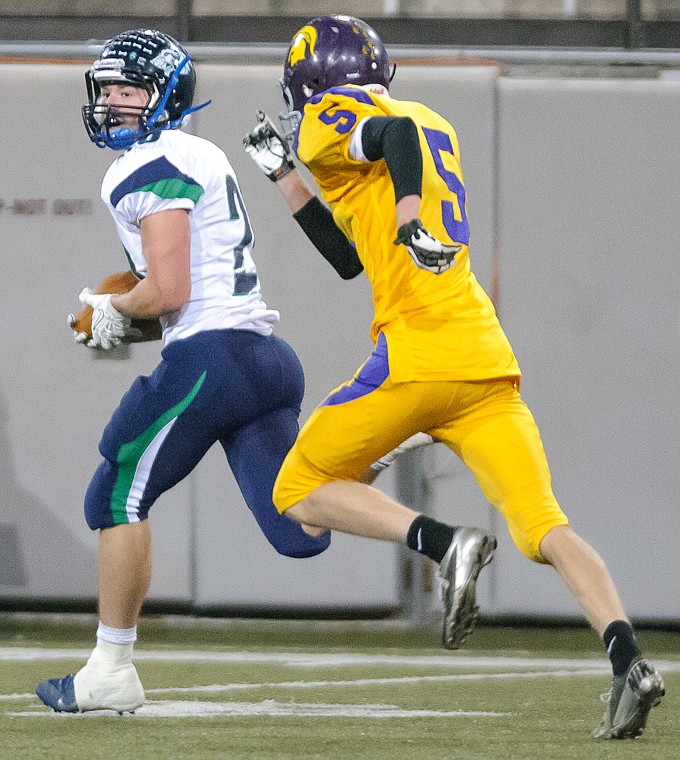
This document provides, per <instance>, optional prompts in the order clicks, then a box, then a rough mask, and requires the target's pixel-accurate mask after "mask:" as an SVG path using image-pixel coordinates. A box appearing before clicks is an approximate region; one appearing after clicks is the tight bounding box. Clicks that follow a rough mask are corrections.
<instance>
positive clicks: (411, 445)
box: [371, 433, 435, 472]
mask: <svg viewBox="0 0 680 760" xmlns="http://www.w3.org/2000/svg"><path fill="white" fill-rule="evenodd" d="M431 443H435V439H434V438H433V437H432V436H431V435H428V434H427V433H416V434H415V435H412V436H411V437H410V438H407V439H406V440H405V441H404V442H403V443H401V444H399V446H397V447H396V448H395V449H392V451H389V452H388V453H387V454H385V456H384V457H380V459H378V460H377V461H375V462H373V464H372V465H371V469H372V470H373V471H374V472H382V471H383V470H385V469H387V468H388V467H389V466H390V465H391V464H392V463H393V462H394V460H395V459H396V458H397V457H398V456H400V455H401V454H404V453H405V452H406V451H411V450H412V449H418V448H420V447H421V446H429V445H430V444H431Z"/></svg>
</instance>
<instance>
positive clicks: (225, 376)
mask: <svg viewBox="0 0 680 760" xmlns="http://www.w3.org/2000/svg"><path fill="white" fill-rule="evenodd" d="M195 81H196V75H195V71H194V67H193V64H192V62H191V59H190V57H189V55H188V54H187V52H186V50H185V49H184V48H183V47H182V46H181V45H180V44H179V43H178V42H177V41H176V40H174V39H173V38H171V37H169V36H168V35H166V34H163V33H161V32H158V31H155V30H149V29H138V30H131V31H128V32H123V33H122V34H119V35H117V36H116V37H114V38H112V39H111V40H109V41H108V42H107V43H106V44H105V45H104V47H103V49H102V52H101V53H100V55H99V57H98V59H97V60H96V61H95V62H94V64H93V65H92V67H91V68H90V70H89V71H88V72H87V74H86V82H87V89H88V103H87V105H85V106H83V120H84V122H85V127H86V129H87V132H88V134H89V136H90V138H91V140H92V141H93V142H94V143H95V144H96V145H97V146H99V147H102V148H103V147H110V148H113V149H114V150H123V151H124V152H123V153H122V154H121V155H120V156H119V157H118V158H117V159H116V161H115V162H114V163H113V164H112V166H111V167H110V168H109V170H108V171H107V173H106V176H105V178H104V181H103V184H102V199H103V200H104V202H105V203H106V205H107V206H108V207H109V210H110V211H111V214H112V216H113V219H114V222H115V226H116V229H117V232H118V235H119V237H120V239H121V241H122V243H123V246H124V248H125V251H126V254H127V256H128V260H129V264H130V267H131V270H132V271H133V273H134V274H135V275H136V276H137V278H138V279H139V282H138V284H137V285H135V287H134V288H133V289H132V290H131V291H129V292H128V293H125V294H110V293H109V294H94V293H92V292H91V291H90V290H89V289H88V288H86V289H85V290H84V291H83V292H82V293H81V296H80V299H81V301H82V302H83V303H85V304H88V305H89V306H91V307H92V308H93V315H92V338H91V339H90V340H87V341H84V340H83V339H84V334H81V333H75V335H74V337H75V339H76V341H77V342H85V343H86V345H87V346H88V347H90V348H95V349H103V350H107V349H110V348H113V347H115V346H117V345H119V344H120V343H122V342H125V341H128V340H131V339H133V338H135V337H139V336H138V335H136V333H135V328H134V327H133V324H132V320H133V319H145V318H146V319H156V318H158V319H159V320H160V322H161V326H162V333H163V349H162V360H161V362H160V364H159V365H158V367H157V368H156V369H155V370H154V372H153V373H152V374H151V375H150V376H149V377H138V378H137V379H136V380H135V381H134V383H133V384H132V386H131V387H130V389H129V390H128V391H127V393H126V394H125V395H124V396H123V398H122V400H121V402H120V404H119V406H118V408H117V409H116V410H115V412H114V413H113V416H112V418H111V420H110V422H109V424H108V425H107V427H106V429H105V430H104V433H103V435H102V439H101V441H100V444H99V450H100V452H101V454H102V457H103V459H102V462H101V464H100V466H99V467H98V469H97V471H96V472H95V474H94V476H93V478H92V481H91V483H90V485H89V488H88V490H87V494H86V497H85V517H86V520H87V523H88V525H89V526H90V528H92V530H99V614H100V622H99V627H98V630H97V645H96V647H95V648H94V650H93V652H92V655H91V656H90V658H89V659H88V661H87V663H86V664H85V666H84V667H83V668H81V669H80V670H79V671H78V672H77V673H76V674H75V675H68V676H65V677H63V678H52V679H48V680H47V681H44V682H42V683H40V684H39V685H38V686H37V688H36V692H37V694H38V696H39V697H40V698H41V699H42V701H43V702H44V703H45V704H46V705H48V706H49V707H52V708H53V709H54V710H56V711H58V712H84V711H87V710H98V709H112V710H116V711H118V712H123V711H134V710H135V709H136V708H137V707H139V706H140V705H141V704H142V703H143V701H144V690H143V687H142V684H141V682H140V680H139V677H138V675H137V671H136V669H135V667H134V664H133V663H132V649H133V644H134V642H135V640H136V638H137V620H138V617H139V612H140V609H141V606H142V603H143V601H144V599H145V597H146V594H147V592H148V589H149V584H150V579H151V537H150V531H149V524H148V521H147V519H146V518H147V517H148V512H149V509H150V508H151V506H152V505H153V504H154V502H155V501H156V499H157V498H158V497H159V496H160V495H161V494H162V493H164V492H165V491H167V490H168V489H170V488H172V487H173V486H174V485H176V484H177V483H178V482H179V481H181V480H182V479H183V478H184V477H186V476H187V475H188V474H189V473H190V472H191V471H192V470H193V469H194V467H195V466H196V465H197V464H198V462H199V461H200V460H201V458H202V457H203V456H204V454H205V453H206V452H207V451H208V449H209V448H210V447H211V446H212V445H213V444H214V443H215V442H217V441H219V443H220V444H221V445H222V447H223V449H224V451H225V454H226V456H227V459H228V462H229V465H230V467H231V469H232V471H233V473H234V476H235V478H236V480H237V482H238V484H239V487H240V489H241V491H242V493H243V495H244V498H245V501H246V503H247V504H248V507H249V508H250V510H251V511H252V513H253V515H254V517H255V519H256V520H257V522H258V524H259V526H260V528H261V529H262V531H263V533H264V534H265V536H266V538H267V539H268V541H269V542H270V543H271V544H272V545H273V546H274V548H275V549H276V550H277V551H278V552H279V553H281V554H283V555H285V556H289V557H300V558H304V557H311V556H314V555H316V554H319V553H320V552H322V551H324V550H325V549H326V548H327V547H328V545H329V543H330V534H329V533H328V532H327V531H324V530H320V529H316V528H310V527H308V526H303V527H301V526H300V525H298V524H297V523H295V522H294V521H292V520H290V519H289V518H287V517H284V516H282V515H280V514H279V513H278V512H277V510H276V509H275V508H274V505H273V503H272V488H273V484H274V481H275V479H276V476H277V473H278V470H279V467H280V465H281V463H282V462H283V460H284V458H285V456H286V453H287V452H288V450H289V449H290V447H291V445H292V443H293V441H294V440H295V437H296V435H297V432H298V416H299V414H300V404H301V401H302V397H303V390H304V376H303V370H302V366H301V364H300V362H299V360H298V358H297V356H296V354H295V352H294V351H293V349H292V348H291V347H290V346H289V345H288V344H287V343H286V342H285V341H283V340H282V339H280V338H278V337H277V336H275V335H274V334H273V329H274V325H275V324H276V322H277V321H278V320H279V314H278V312H276V311H274V310H273V309H270V308H268V307H267V305H266V303H265V302H264V300H263V298H262V293H261V290H260V283H259V280H258V276H257V271H256V269H255V264H254V262H253V259H252V256H251V250H252V247H253V232H252V229H251V226H250V222H249V219H248V214H247V212H246V208H245V204H244V202H243V199H242V197H241V192H240V189H239V185H238V181H237V179H236V176H235V174H234V171H233V169H232V167H231V165H230V164H229V161H228V160H227V158H226V156H225V154H224V153H223V152H222V151H221V150H220V149H219V148H217V147H216V146H215V145H213V144H212V143H210V142H208V141H207V140H203V139H201V138H199V137H196V136H193V135H189V134H187V133H184V132H182V131H181V130H180V129H179V127H180V126H181V125H182V122H183V121H184V119H185V118H186V116H187V115H188V114H190V113H191V112H192V111H195V110H197V109H198V108H201V107H203V106H197V107H193V106H192V103H193V95H194V89H195ZM204 105H207V104H204ZM317 247H318V248H319V250H320V252H321V253H322V255H324V257H325V258H326V259H327V260H328V261H329V262H330V263H331V264H332V265H333V267H334V268H335V269H336V271H337V272H338V273H339V274H340V275H341V276H342V277H343V278H345V279H348V278H351V277H354V276H356V275H357V274H359V273H360V272H361V264H360V263H359V260H358V257H357V256H356V252H355V251H354V250H353V249H352V248H351V247H348V246H346V245H338V241H337V240H335V241H334V240H333V239H332V238H331V239H329V240H324V241H318V246H317ZM393 457H394V454H392V455H390V456H388V457H387V458H386V459H385V462H383V464H389V462H390V461H391V459H393ZM381 466H382V465H381V464H380V463H377V464H376V467H375V469H374V474H375V473H376V472H378V471H379V469H380V467H381Z"/></svg>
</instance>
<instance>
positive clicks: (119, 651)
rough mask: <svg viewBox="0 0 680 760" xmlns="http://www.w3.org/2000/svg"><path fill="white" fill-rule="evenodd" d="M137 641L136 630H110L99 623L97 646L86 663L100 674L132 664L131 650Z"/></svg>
mask: <svg viewBox="0 0 680 760" xmlns="http://www.w3.org/2000/svg"><path fill="white" fill-rule="evenodd" d="M136 639H137V628H136V627H135V628H110V627H109V626H106V625H104V624H103V623H99V628H98V629H97V646H96V647H95V648H94V649H93V650H92V654H91V655H90V658H89V659H88V661H87V665H89V666H90V667H91V668H93V669H94V670H98V671H100V672H102V671H103V672H106V671H112V670H117V669H118V668H120V667H124V666H126V665H129V664H131V663H132V648H133V646H134V642H135V640H136Z"/></svg>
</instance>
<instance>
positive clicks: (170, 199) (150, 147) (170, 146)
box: [102, 129, 279, 345]
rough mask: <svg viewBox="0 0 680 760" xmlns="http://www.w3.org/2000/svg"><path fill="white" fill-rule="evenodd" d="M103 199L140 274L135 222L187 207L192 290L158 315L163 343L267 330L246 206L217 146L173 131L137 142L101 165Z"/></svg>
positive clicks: (268, 316)
mask: <svg viewBox="0 0 680 760" xmlns="http://www.w3.org/2000/svg"><path fill="white" fill-rule="evenodd" d="M102 199H103V200H104V202H105V203H106V205H107V206H108V207H109V210H110V211H111V214H112V216H113V219H114V221H115V223H116V229H117V231H118V235H119V237H120V239H121V242H122V243H123V247H124V248H125V251H126V253H127V255H128V259H129V260H130V265H131V268H132V269H133V271H135V272H136V273H137V274H138V275H139V276H140V277H144V276H146V273H147V263H146V261H145V259H144V254H143V251H142V236H141V232H140V223H141V220H142V219H143V218H144V217H145V216H149V215H150V214H156V213H158V212H159V211H166V210H168V209H176V208H184V209H188V210H189V222H190V225H191V296H190V299H189V302H188V303H187V304H186V305H185V306H184V307H183V308H182V309H180V310H179V311H177V312H174V313H172V314H166V315H165V316H164V317H162V318H161V323H162V325H163V342H164V344H166V345H167V344H168V343H170V342H171V341H173V340H177V339H178V338H187V337H188V336H190V335H194V334H195V333H197V332H202V331H204V330H215V329H224V328H235V329H241V330H252V331H254V332H257V333H260V334H261V335H269V334H270V333H271V332H272V330H273V325H274V324H275V323H276V322H278V320H279V313H278V312H277V311H274V310H272V309H268V308H267V305H266V304H265V302H264V301H263V300H262V293H261V291H260V282H259V280H258V277H257V272H256V270H255V264H254V262H253V259H252V256H251V250H252V248H253V243H254V237H253V231H252V228H251V226H250V221H249V219H248V214H247V212H246V207H245V204H244V202H243V198H242V197H241V191H240V189H239V186H238V182H237V180H236V175H235V174H234V170H233V169H232V168H231V164H230V163H229V161H228V159H227V157H226V156H225V154H224V153H223V151H222V150H220V149H219V148H218V147H217V146H216V145H214V144H213V143H211V142H209V141H208V140H204V139H203V138H200V137H196V136H194V135H190V134H187V133H186V132H182V131H180V130H178V129H173V130H166V131H163V132H161V133H160V136H159V137H158V139H156V140H151V141H149V142H145V143H135V145H133V146H132V147H131V148H130V149H129V150H127V151H126V152H125V153H123V154H122V155H121V156H119V157H118V158H117V159H116V161H115V162H114V163H113V164H112V165H111V167H110V168H109V170H108V171H107V173H106V176H105V177H104V181H103V183H102Z"/></svg>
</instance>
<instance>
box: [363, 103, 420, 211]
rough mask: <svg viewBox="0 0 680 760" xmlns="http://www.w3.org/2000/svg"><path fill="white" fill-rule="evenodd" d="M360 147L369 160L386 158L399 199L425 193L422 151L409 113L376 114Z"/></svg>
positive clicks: (397, 198) (366, 130) (364, 133)
mask: <svg viewBox="0 0 680 760" xmlns="http://www.w3.org/2000/svg"><path fill="white" fill-rule="evenodd" d="M361 147H362V148H363V151H364V155H365V156H366V158H367V159H368V160H369V161H377V160H378V159H380V158H384V159H385V163H386V164H387V168H388V170H389V172H390V177H391V178H392V184H393V185H394V195H395V199H396V200H397V202H399V201H400V200H401V199H402V198H404V197H405V196H407V195H422V187H423V154H422V153H421V151H420V140H419V139H418V128H417V127H416V125H415V122H414V121H413V119H409V117H408V116H373V117H371V118H369V119H368V121H366V123H365V124H364V126H363V131H362V133H361Z"/></svg>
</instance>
